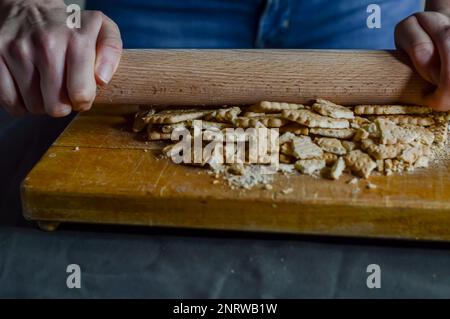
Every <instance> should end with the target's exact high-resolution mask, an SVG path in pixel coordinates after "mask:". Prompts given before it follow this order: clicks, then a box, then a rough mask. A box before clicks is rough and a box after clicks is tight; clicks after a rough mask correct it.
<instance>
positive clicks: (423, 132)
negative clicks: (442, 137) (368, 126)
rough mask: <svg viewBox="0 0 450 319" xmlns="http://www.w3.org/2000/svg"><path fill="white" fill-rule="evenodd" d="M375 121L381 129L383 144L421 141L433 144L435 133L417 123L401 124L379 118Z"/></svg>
mask: <svg viewBox="0 0 450 319" xmlns="http://www.w3.org/2000/svg"><path fill="white" fill-rule="evenodd" d="M375 123H376V124H377V125H378V128H379V129H380V140H381V144H410V143H413V142H421V143H424V144H426V145H431V144H432V143H433V141H434V134H433V133H432V132H431V131H430V130H428V129H427V128H425V127H422V126H415V125H409V124H407V125H403V126H399V125H397V124H395V123H394V122H392V121H389V120H385V119H377V120H375Z"/></svg>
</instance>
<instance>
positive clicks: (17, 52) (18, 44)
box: [8, 39, 30, 61]
mask: <svg viewBox="0 0 450 319" xmlns="http://www.w3.org/2000/svg"><path fill="white" fill-rule="evenodd" d="M8 52H9V54H10V55H11V56H12V57H14V58H16V59H19V60H22V61H23V60H26V59H28V58H29V55H30V50H29V46H28V43H27V41H25V40H23V39H17V40H13V41H11V42H10V43H9V45H8Z"/></svg>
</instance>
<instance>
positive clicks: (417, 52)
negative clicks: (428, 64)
mask: <svg viewBox="0 0 450 319" xmlns="http://www.w3.org/2000/svg"><path fill="white" fill-rule="evenodd" d="M411 53H412V54H413V55H414V56H415V57H416V58H418V59H420V60H421V61H423V60H424V59H429V58H431V57H432V56H433V54H434V44H433V43H432V42H418V43H413V44H412V46H411Z"/></svg>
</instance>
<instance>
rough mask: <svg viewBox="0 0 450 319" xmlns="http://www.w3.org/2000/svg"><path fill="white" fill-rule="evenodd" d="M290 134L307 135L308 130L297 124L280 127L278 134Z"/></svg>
mask: <svg viewBox="0 0 450 319" xmlns="http://www.w3.org/2000/svg"><path fill="white" fill-rule="evenodd" d="M286 132H290V133H292V134H295V135H308V134H309V128H308V127H307V126H303V125H300V124H298V123H289V124H287V125H284V126H282V127H280V133H286Z"/></svg>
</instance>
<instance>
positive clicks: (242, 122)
mask: <svg viewBox="0 0 450 319" xmlns="http://www.w3.org/2000/svg"><path fill="white" fill-rule="evenodd" d="M287 123H289V122H288V121H287V120H286V119H284V118H281V117H280V116H276V115H268V116H264V117H237V118H236V119H235V120H234V125H236V126H237V127H242V128H248V127H261V125H262V126H265V127H268V128H278V127H281V126H283V125H286V124H287Z"/></svg>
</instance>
